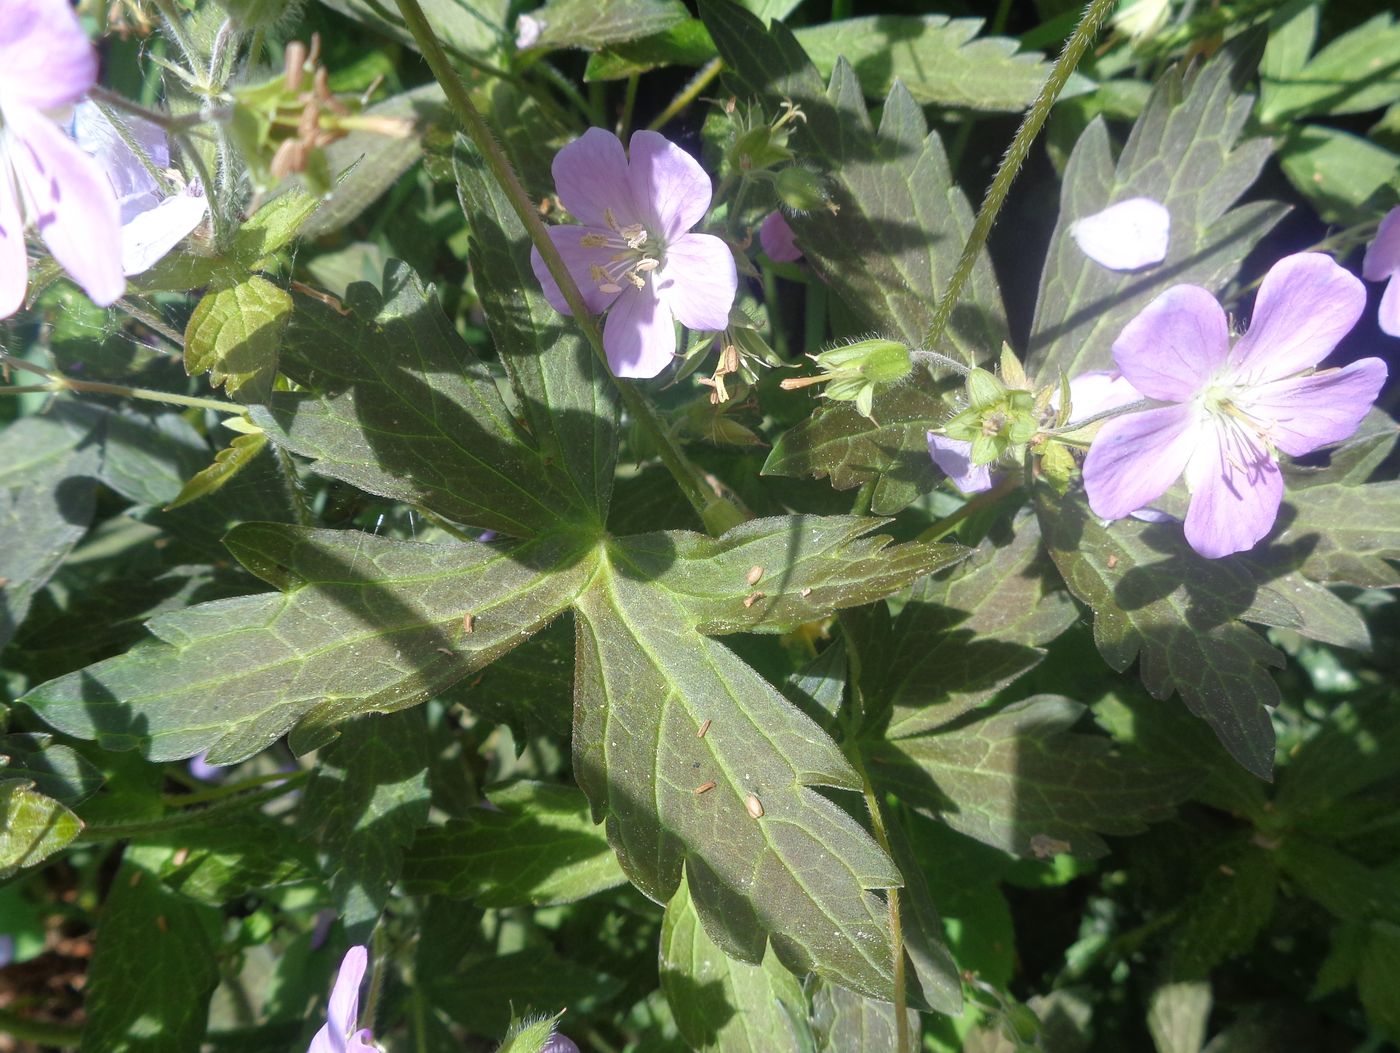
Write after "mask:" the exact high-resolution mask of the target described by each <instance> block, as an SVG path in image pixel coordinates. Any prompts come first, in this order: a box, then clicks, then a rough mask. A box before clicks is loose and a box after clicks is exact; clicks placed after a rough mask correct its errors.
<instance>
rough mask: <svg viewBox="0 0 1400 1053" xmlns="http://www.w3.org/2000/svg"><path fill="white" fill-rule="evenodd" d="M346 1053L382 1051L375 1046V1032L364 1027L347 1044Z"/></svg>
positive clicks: (375, 1052)
mask: <svg viewBox="0 0 1400 1053" xmlns="http://www.w3.org/2000/svg"><path fill="white" fill-rule="evenodd" d="M345 1053H381V1050H380V1049H379V1047H378V1046H376V1045H375V1044H374V1032H373V1031H371V1030H370V1029H369V1028H367V1027H362V1028H360V1030H358V1031H356V1032H355V1033H354V1034H353V1035H351V1036H350V1038H349V1041H347V1042H346V1043H345Z"/></svg>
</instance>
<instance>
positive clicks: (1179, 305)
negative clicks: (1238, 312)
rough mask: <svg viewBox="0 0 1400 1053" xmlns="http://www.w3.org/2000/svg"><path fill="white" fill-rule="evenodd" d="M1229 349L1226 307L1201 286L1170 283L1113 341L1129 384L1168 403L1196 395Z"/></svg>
mask: <svg viewBox="0 0 1400 1053" xmlns="http://www.w3.org/2000/svg"><path fill="white" fill-rule="evenodd" d="M1229 353H1230V328H1229V325H1228V323H1227V322H1226V320H1225V311H1224V310H1223V309H1222V308H1221V306H1220V304H1219V303H1218V302H1216V299H1215V297H1214V296H1212V295H1211V294H1210V293H1208V292H1206V290H1204V289H1202V288H1201V287H1200V286H1199V285H1173V286H1172V287H1171V288H1170V289H1168V290H1167V291H1166V292H1164V293H1162V294H1161V295H1160V296H1158V297H1157V298H1156V299H1155V300H1153V301H1152V302H1151V303H1149V304H1148V305H1147V306H1146V307H1144V308H1143V309H1142V310H1141V311H1139V312H1138V313H1137V315H1135V316H1134V318H1133V320H1132V321H1130V322H1129V323H1128V324H1127V325H1125V326H1124V327H1123V331H1122V332H1121V333H1119V334H1118V339H1117V340H1115V341H1114V342H1113V361H1114V362H1116V363H1117V364H1118V369H1119V371H1120V372H1122V374H1123V376H1124V377H1126V378H1127V380H1128V383H1129V384H1131V385H1132V386H1133V387H1135V388H1137V390H1138V391H1141V392H1142V393H1143V394H1144V395H1146V396H1147V397H1148V398H1153V399H1163V400H1165V401H1167V402H1186V401H1188V400H1190V399H1191V398H1194V397H1195V395H1196V394H1197V392H1199V391H1200V390H1201V389H1202V388H1204V387H1205V386H1206V384H1207V383H1208V382H1209V381H1210V378H1211V377H1212V376H1213V375H1214V373H1215V371H1216V370H1217V369H1218V368H1219V367H1220V365H1221V363H1223V362H1224V361H1225V358H1226V356H1227V355H1228V354H1229Z"/></svg>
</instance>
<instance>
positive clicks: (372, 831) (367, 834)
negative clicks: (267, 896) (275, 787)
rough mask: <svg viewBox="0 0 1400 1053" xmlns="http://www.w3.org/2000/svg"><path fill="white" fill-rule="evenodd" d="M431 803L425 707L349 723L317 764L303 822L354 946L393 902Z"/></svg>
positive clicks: (367, 934)
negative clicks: (405, 861)
mask: <svg viewBox="0 0 1400 1053" xmlns="http://www.w3.org/2000/svg"><path fill="white" fill-rule="evenodd" d="M429 797H430V794H429V790H428V734H427V727H426V724H425V722H424V719H423V710H422V709H421V708H416V709H412V710H409V711H408V712H405V713H393V714H390V715H389V716H387V717H375V718H372V719H370V720H361V721H356V722H355V723H353V724H350V725H349V726H348V727H347V728H346V729H345V732H344V733H343V734H342V735H341V736H340V738H339V739H338V740H337V741H336V742H335V744H334V745H332V746H331V747H330V749H328V750H327V751H326V752H325V754H324V756H323V757H322V758H321V761H320V763H319V764H318V765H317V767H316V775H315V778H313V779H312V780H311V785H310V786H308V787H307V790H306V802H305V805H304V806H303V809H302V815H301V821H302V824H303V827H304V829H305V830H306V831H307V832H309V833H311V835H312V837H313V838H314V840H315V842H316V846H317V849H318V852H319V855H320V857H321V869H322V871H324V872H325V873H326V874H327V875H328V876H329V878H330V887H331V896H332V897H333V899H334V901H335V905H336V909H337V913H339V915H340V917H341V919H342V920H343V921H344V923H345V927H346V929H347V931H348V933H349V938H350V940H351V941H352V942H356V943H359V942H363V941H365V940H366V939H368V937H369V934H370V930H371V929H373V927H374V923H375V922H376V921H377V920H378V919H379V914H380V912H381V911H382V910H383V909H384V907H385V905H386V904H387V903H388V901H389V891H390V889H391V887H392V886H393V884H394V882H396V881H397V880H398V877H399V871H400V870H401V869H402V868H403V859H404V852H405V850H406V849H407V847H408V845H409V843H410V842H412V840H413V837H414V835H415V834H416V833H417V832H418V829H419V827H421V826H423V825H424V824H426V823H427V821H428V806H429V803H430V802H429Z"/></svg>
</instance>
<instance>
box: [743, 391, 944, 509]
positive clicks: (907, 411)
mask: <svg viewBox="0 0 1400 1053" xmlns="http://www.w3.org/2000/svg"><path fill="white" fill-rule="evenodd" d="M947 414H948V404H947V402H946V401H945V400H944V399H943V398H942V397H941V396H939V395H937V394H935V393H933V392H930V391H929V390H927V388H926V387H925V386H924V385H922V384H906V385H901V386H900V387H896V388H890V389H887V390H885V391H884V392H882V393H881V394H880V395H878V396H877V397H876V399H875V404H874V407H873V418H874V419H872V418H871V417H866V416H864V415H862V414H861V413H860V412H859V411H857V410H856V408H855V406H854V404H852V403H849V402H836V403H828V404H826V405H825V406H822V407H820V408H818V409H817V410H816V411H815V412H813V413H812V415H811V416H810V417H808V418H806V419H805V420H803V421H802V422H801V423H799V424H797V425H795V426H793V427H791V428H789V429H788V430H787V431H785V432H783V434H782V435H780V436H778V441H777V442H775V443H774V444H773V450H772V452H771V453H770V454H769V455H768V460H767V461H766V462H765V463H764V465H763V474H764V475H783V476H803V475H813V476H817V477H818V478H820V477H822V476H827V477H829V478H830V479H831V485H832V486H834V487H836V489H838V490H850V489H852V488H853V487H857V486H860V485H861V484H862V483H866V482H873V483H874V484H875V486H874V490H873V492H872V494H871V501H870V510H871V511H872V512H874V513H875V514H876V515H893V514H894V513H896V512H898V511H900V510H901V509H903V508H905V507H907V506H908V505H910V504H912V503H913V502H914V501H916V500H918V498H919V496H920V495H921V494H926V493H928V492H929V491H930V490H932V489H933V488H934V487H935V486H937V485H938V480H939V479H940V478H942V473H941V472H939V470H938V469H937V468H936V467H935V466H934V463H933V459H932V458H931V457H929V453H928V429H929V428H932V427H936V426H937V425H938V424H939V422H940V421H942V419H943V418H944V417H946V416H947Z"/></svg>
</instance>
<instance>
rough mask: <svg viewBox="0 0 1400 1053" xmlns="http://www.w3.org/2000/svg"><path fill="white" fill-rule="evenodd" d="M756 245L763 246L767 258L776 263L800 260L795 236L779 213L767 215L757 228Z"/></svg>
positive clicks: (800, 253) (799, 251)
mask: <svg viewBox="0 0 1400 1053" xmlns="http://www.w3.org/2000/svg"><path fill="white" fill-rule="evenodd" d="M758 243H759V244H760V245H762V246H763V251H764V252H766V253H767V254H768V258H769V259H770V260H773V261H775V262H777V263H796V262H797V261H798V260H800V259H801V258H802V250H801V249H799V248H798V247H797V235H796V234H794V233H793V232H792V227H791V226H790V225H789V224H788V221H787V217H786V216H784V215H783V214H782V213H781V212H770V213H768V215H767V217H766V218H765V219H764V220H763V223H762V224H761V225H760V226H759V228H758Z"/></svg>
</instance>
